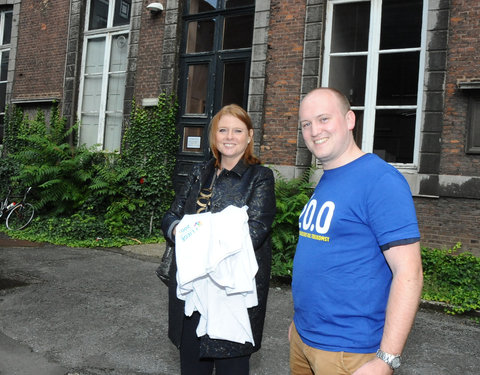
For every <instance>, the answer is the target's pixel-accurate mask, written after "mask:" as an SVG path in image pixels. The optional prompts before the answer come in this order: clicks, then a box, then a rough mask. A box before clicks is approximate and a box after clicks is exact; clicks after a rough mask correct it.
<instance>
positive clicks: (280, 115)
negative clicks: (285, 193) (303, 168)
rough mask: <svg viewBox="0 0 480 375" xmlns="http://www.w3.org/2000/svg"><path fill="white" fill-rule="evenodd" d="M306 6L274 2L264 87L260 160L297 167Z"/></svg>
mask: <svg viewBox="0 0 480 375" xmlns="http://www.w3.org/2000/svg"><path fill="white" fill-rule="evenodd" d="M304 22H305V2H298V1H293V0H289V1H278V0H272V2H271V7H270V30H269V33H268V34H269V35H268V57H267V66H266V76H267V81H266V87H265V124H264V136H263V140H262V145H261V149H260V157H261V159H262V161H263V162H265V163H274V164H281V165H295V157H296V150H297V122H298V105H299V101H300V92H301V79H302V58H303V42H304V31H305V30H304Z"/></svg>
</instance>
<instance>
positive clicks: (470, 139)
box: [466, 90, 480, 154]
mask: <svg viewBox="0 0 480 375" xmlns="http://www.w3.org/2000/svg"><path fill="white" fill-rule="evenodd" d="M466 152H467V154H480V94H479V93H478V90H475V93H474V94H472V95H470V96H469V98H468V121H467V146H466Z"/></svg>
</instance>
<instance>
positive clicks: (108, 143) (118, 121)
mask: <svg viewBox="0 0 480 375" xmlns="http://www.w3.org/2000/svg"><path fill="white" fill-rule="evenodd" d="M122 119H123V117H122V114H118V113H113V114H112V113H108V114H107V118H106V119H105V137H104V145H103V148H104V150H108V151H119V150H120V141H121V138H122Z"/></svg>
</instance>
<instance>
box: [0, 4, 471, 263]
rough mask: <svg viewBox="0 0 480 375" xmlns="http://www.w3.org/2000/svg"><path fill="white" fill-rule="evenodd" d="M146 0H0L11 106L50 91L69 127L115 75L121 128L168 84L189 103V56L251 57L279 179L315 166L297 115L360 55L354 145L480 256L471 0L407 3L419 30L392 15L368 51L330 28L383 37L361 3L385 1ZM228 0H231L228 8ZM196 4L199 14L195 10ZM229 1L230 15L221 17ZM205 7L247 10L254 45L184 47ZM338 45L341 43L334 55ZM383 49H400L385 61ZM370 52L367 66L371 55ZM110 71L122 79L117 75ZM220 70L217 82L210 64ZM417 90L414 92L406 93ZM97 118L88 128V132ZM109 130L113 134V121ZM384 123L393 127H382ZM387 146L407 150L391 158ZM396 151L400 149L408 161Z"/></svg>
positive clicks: (257, 119)
mask: <svg viewBox="0 0 480 375" xmlns="http://www.w3.org/2000/svg"><path fill="white" fill-rule="evenodd" d="M152 2H153V1H151V0H102V1H100V0H87V1H81V0H55V1H52V0H42V1H34V0H0V11H7V12H12V13H13V21H12V29H11V40H10V43H9V44H8V45H6V48H8V50H9V58H8V75H7V79H6V80H5V82H6V103H7V104H10V103H14V104H16V105H19V106H22V107H23V108H24V109H25V110H27V111H33V110H35V109H36V108H39V107H40V108H48V106H50V105H51V103H52V102H53V101H57V102H59V103H60V105H61V109H62V114H63V115H64V116H65V117H66V118H67V119H68V121H69V123H71V124H73V123H74V122H75V121H76V120H77V119H78V118H81V116H86V117H87V116H88V115H89V114H90V113H93V112H95V113H97V112H98V111H97V109H96V107H95V103H96V102H97V101H96V100H92V98H96V96H95V95H97V94H95V93H94V94H92V96H91V97H90V96H88V95H87V94H88V93H90V91H89V90H92V89H91V88H92V87H97V86H98V89H99V90H100V91H99V93H100V92H103V91H102V90H104V91H105V90H106V91H107V93H106V94H105V97H106V99H101V98H103V96H100V94H98V102H102V100H106V101H107V107H108V100H113V99H111V98H113V97H114V96H110V94H111V92H110V91H109V90H110V88H109V87H110V86H111V84H112V82H115V83H116V84H117V85H118V82H120V83H121V87H122V90H121V93H114V94H116V95H117V97H119V98H121V101H122V103H121V105H119V104H118V100H117V102H116V107H115V110H113V111H111V112H112V113H113V112H115V111H116V112H119V111H120V112H121V113H122V115H123V121H121V123H120V124H121V126H122V127H125V126H128V114H129V112H130V109H131V103H132V100H133V99H135V100H136V103H137V104H140V105H144V106H151V105H155V103H156V98H158V95H159V94H160V93H161V92H163V91H166V92H173V93H175V94H178V95H179V97H180V99H181V100H180V106H181V108H182V105H183V106H185V103H182V100H183V99H182V98H184V97H185V95H186V94H185V92H186V91H188V85H187V83H186V81H187V79H186V75H187V74H190V73H191V72H192V71H193V70H192V69H193V68H192V67H199V66H200V65H198V64H200V63H202V64H203V63H204V62H205V61H207V58H210V59H211V60H208V61H214V59H215V58H218V59H217V60H215V61H217V62H218V61H220V62H222V63H223V62H224V61H227V60H228V59H229V58H230V59H237V60H238V59H241V58H242V59H244V60H242V61H247V64H246V66H247V68H248V70H249V75H248V80H247V84H248V90H247V93H248V95H246V102H245V107H246V108H247V109H248V111H249V113H250V115H251V117H252V119H253V122H254V127H255V150H256V153H257V154H258V155H259V156H260V158H261V159H262V161H264V162H265V163H266V164H269V165H273V166H275V168H276V169H277V170H278V171H280V173H282V174H283V175H284V176H287V177H294V176H298V175H299V174H300V173H301V172H302V171H303V170H304V169H305V168H306V167H308V166H309V165H311V164H312V162H313V161H312V157H311V155H310V153H309V152H308V150H307V149H306V148H305V145H304V144H303V141H302V138H301V136H300V134H299V129H298V124H297V113H298V107H299V103H300V100H301V98H302V96H303V95H305V94H306V93H307V92H308V91H310V90H311V89H313V88H315V87H318V86H325V85H328V84H330V83H332V82H334V83H335V82H337V84H338V85H339V86H340V87H339V88H342V87H344V86H342V85H345V82H344V80H342V78H343V77H340V78H338V77H335V75H334V74H335V71H336V69H340V67H341V66H343V65H342V64H341V63H338V62H342V61H343V62H345V61H347V62H348V63H350V62H351V61H354V62H355V63H354V64H355V65H352V66H355V68H356V69H358V70H360V68H361V67H363V65H362V64H363V60H362V59H363V57H362V56H365V61H368V63H367V66H368V68H367V69H366V71H367V73H366V74H367V76H366V77H367V78H368V79H367V78H366V79H365V81H364V82H363V81H361V79H357V76H352V77H353V78H354V80H355V83H354V84H355V85H357V86H361V85H364V86H366V87H367V88H366V89H365V92H366V94H365V100H364V102H358V103H352V104H354V106H353V108H354V110H355V111H356V113H358V116H357V117H358V118H361V122H360V123H359V124H357V128H359V129H360V131H363V133H362V134H363V135H361V136H360V138H358V139H359V141H361V142H363V143H362V145H363V146H364V147H363V148H364V150H365V151H369V152H376V153H378V154H380V155H384V156H385V158H387V160H388V161H389V162H392V164H393V165H394V166H396V167H397V168H398V169H399V170H400V171H401V172H402V173H403V174H404V176H405V177H406V178H407V180H408V182H409V184H410V186H411V190H412V194H413V196H414V199H415V203H416V207H417V213H418V218H419V223H420V227H421V233H422V245H424V246H431V247H441V248H449V247H451V246H453V245H454V244H455V243H456V242H458V241H460V242H462V244H463V250H468V251H472V252H474V253H475V254H477V255H480V243H479V238H480V117H479V111H480V104H479V103H480V94H479V93H480V72H479V71H478V67H477V66H478V64H477V62H478V60H479V59H480V36H479V35H480V33H479V31H480V23H479V20H480V4H476V2H471V1H468V0H425V1H421V0H418V1H413V2H409V3H412V4H413V6H415V8H414V9H413V11H416V12H417V13H418V17H417V21H418V30H417V29H416V28H415V27H417V24H415V25H414V24H413V23H412V30H415V32H411V30H407V29H400V28H401V27H404V26H403V25H401V24H399V25H396V24H395V18H396V17H391V18H390V19H391V22H393V24H394V26H392V27H390V28H397V27H398V28H399V30H398V35H396V36H395V38H391V40H387V41H385V40H383V39H382V38H383V37H382V38H380V40H379V49H378V51H375V50H374V51H373V52H372V51H371V50H370V48H371V47H369V49H368V51H367V50H365V52H363V51H361V50H352V51H350V50H347V49H348V48H350V47H349V46H350V45H352V44H351V43H349V38H345V40H341V41H340V42H338V40H339V39H338V40H337V36H336V35H338V34H341V35H343V34H342V32H343V31H344V30H345V29H348V27H345V25H347V23H345V24H342V23H341V22H340V21H342V20H343V19H347V20H350V21H351V20H355V25H354V26H355V27H356V28H357V29H355V30H357V31H356V34H351V35H350V39H351V37H352V35H353V38H354V39H355V40H356V41H358V44H359V45H360V44H361V38H362V37H363V34H362V32H361V31H362V27H366V26H365V24H366V25H367V26H368V27H369V28H370V29H369V31H367V32H366V34H367V36H368V35H370V43H372V41H375V35H377V34H381V33H380V32H375V29H374V28H375V27H376V26H378V29H377V30H378V31H380V30H381V31H382V35H383V33H385V35H386V34H387V33H388V32H389V30H390V29H389V26H391V25H388V24H387V22H386V21H385V22H383V23H382V22H381V21H380V16H378V17H377V18H375V17H376V16H375V14H374V12H370V9H374V10H375V9H376V7H374V5H375V6H378V5H381V1H380V0H365V1H363V2H358V1H357V2H349V1H338V0H305V1H300V2H299V1H293V0H288V1H279V0H256V1H255V0H250V1H248V0H246V1H244V2H239V1H232V0H230V2H224V1H219V2H218V4H217V8H215V6H213V8H211V4H212V3H213V2H211V1H210V2H208V3H207V2H206V1H201V0H190V1H175V0H160V1H159V2H157V3H160V4H161V5H162V6H163V11H161V12H157V13H153V12H151V11H150V10H149V9H147V5H148V4H150V3H152ZM392 3H394V5H395V6H396V7H397V8H391V9H390V8H388V4H387V5H385V4H384V5H383V7H384V8H385V9H384V10H383V12H382V13H381V16H382V17H383V18H384V19H385V20H388V19H389V18H388V16H389V15H390V16H391V15H392V14H394V12H395V11H398V12H399V16H398V17H397V18H399V19H401V14H402V13H401V12H406V11H408V14H413V13H412V12H411V11H412V9H406V10H405V9H404V8H402V4H403V2H402V1H398V2H390V4H392ZM472 3H474V4H472ZM229 4H233V5H231V8H232V9H233V10H232V9H231V8H229V7H230V5H229ZM194 5H195V6H198V7H199V8H198V9H200V10H196V8H195V9H194ZM202 6H203V7H207V8H208V9H207V8H205V9H207V10H206V11H205V12H206V13H205V16H204V15H203V13H202V9H204V8H202ZM370 6H372V8H370ZM110 8H111V9H113V10H110ZM237 8H238V9H237ZM381 8H382V6H380V7H379V9H381ZM107 9H108V11H107ZM392 9H393V10H392ZM232 11H234V12H236V13H234V14H233V13H229V12H232ZM389 11H390V12H391V14H390V13H389ZM208 12H211V14H212V18H211V19H216V20H218V19H225V20H228V19H229V18H228V17H230V16H232V14H233V16H235V17H240V18H241V17H245V18H246V19H247V20H248V19H250V18H248V17H250V15H251V19H252V20H253V21H252V24H251V27H252V29H253V34H252V40H251V44H249V45H248V46H243V45H242V48H239V49H238V50H237V51H235V53H237V55H235V56H233V55H232V54H231V55H222V53H224V51H222V50H221V48H220V49H219V50H218V51H215V53H213V54H211V56H210V55H208V54H206V53H203V51H200V52H202V53H197V54H195V53H192V54H189V53H188V48H189V47H188V43H189V40H188V37H187V34H188V35H190V34H189V33H190V32H191V29H190V28H189V27H188V25H190V24H195V25H196V29H195V30H196V32H197V33H200V31H201V30H202V27H204V25H205V24H207V22H206V21H208V20H209V18H208V17H207V15H208V14H209V13H208ZM117 13H118V14H117ZM92 14H93V16H92ZM370 14H371V15H372V19H371V20H370V22H369V23H366V22H364V20H363V21H362V17H361V16H362V15H363V17H364V18H365V15H368V16H370ZM117 15H120V16H122V17H124V18H122V17H120V18H119V17H117ZM379 15H380V13H379ZM394 15H395V14H394ZM233 16H232V17H233ZM353 16H356V18H355V17H353ZM342 17H344V18H342ZM348 17H350V18H348ZM103 18H105V19H103ZM410 18H415V17H410ZM410 18H409V19H408V21H409V22H410ZM124 20H126V21H124ZM339 20H340V21H339ZM127 21H128V22H127ZM102 22H104V24H103V23H102ZM202 22H203V23H202ZM225 22H227V21H225ZM339 22H340V23H339ZM343 22H344V21H343ZM412 22H413V21H412ZM95 23H98V24H99V25H100V26H95ZM352 23H353V22H349V23H348V25H351V24H352ZM339 24H340V25H341V27H340V28H338V27H339V26H338V25H339ZM199 30H200V31H199ZM212 30H213V29H212ZM331 30H333V31H331ZM330 31H331V32H330ZM394 31H396V30H394ZM390 32H391V31H390ZM336 33H337V34H336ZM415 33H417V34H418V37H417V36H416V35H414V34H415ZM198 35H200V34H197V36H198ZM397 39H401V40H402V41H404V42H405V43H407V42H409V43H414V45H413V47H411V46H407V47H408V48H407V47H405V46H403V45H402V46H400V47H398V48H397V47H396V46H394V47H388V48H387V47H385V50H384V51H383V50H382V48H383V47H382V44H384V43H386V44H388V43H390V44H392V43H393V44H394V43H396V40H397ZM417 40H418V43H417ZM99 41H101V42H102V43H103V44H99V43H98V42H99ZM336 43H337V44H339V45H340V47H341V48H344V49H345V48H347V49H345V50H341V49H340V50H338V51H337V50H336V49H335V48H337V49H338V48H339V47H338V46H337V45H336ZM415 43H417V44H418V45H417V44H415ZM405 45H406V44H405ZM197 47H198V46H197ZM109 48H110V49H109ZM198 48H200V47H198ZM351 48H357V46H353V45H352V47H351ZM402 48H403V49H402ZM104 51H108V53H105V55H104V56H105V59H104V60H103V61H101V59H98V58H96V57H98V56H97V55H98V53H99V52H101V53H103V52H104ZM379 51H380V52H379ZM391 51H393V52H395V53H397V54H396V55H395V56H394V57H393V58H391V59H390V60H389V59H388V56H389V55H388V53H389V52H391ZM194 52H198V51H194ZM339 52H340V53H339ZM212 56H213V57H212ZM219 56H220V57H219ZM232 56H233V57H232ZM245 56H247V57H245ZM412 56H413V57H414V58H415V59H416V60H415V61H416V62H415V64H418V67H419V69H418V71H417V72H415V74H418V77H417V78H415V79H417V80H418V82H419V84H418V87H419V89H418V92H413V91H412V90H411V88H410V89H409V88H405V89H403V88H402V90H404V92H403V91H402V92H400V94H401V95H404V94H405V93H407V94H408V95H404V97H405V98H406V99H405V100H406V103H407V105H405V103H394V105H392V100H393V99H392V98H395V97H396V96H398V95H397V94H398V93H397V92H393V94H392V93H390V92H389V90H390V87H393V88H394V89H392V90H391V91H395V87H397V86H400V85H401V84H403V82H402V81H401V80H399V79H398V78H397V76H402V74H403V75H405V76H407V77H408V76H412V74H411V73H412V72H411V71H405V72H403V70H402V69H403V67H405V66H407V65H411V64H410V63H409V64H407V63H403V64H399V65H398V66H396V65H395V62H396V61H409V62H410V61H412V60H411V59H412ZM114 58H116V59H119V62H118V61H117V65H115V66H113V65H114V64H112V61H113V60H114ZM342 58H343V59H344V60H341V59H342ZM202 59H203V60H202ZM222 59H223V60H222ZM245 59H247V60H245ZM402 59H405V60H402ZM409 59H410V60H409ZM237 60H235V61H237ZM199 61H200V62H199ZM238 61H240V60H238ZM372 61H373V62H374V63H373V64H372V65H370V63H371V62H372ZM385 61H388V62H390V64H391V66H392V67H391V70H392V72H393V73H392V72H389V70H388V64H386V63H385ZM107 62H108V63H110V65H111V66H110V67H109V69H104V73H103V74H104V75H103V76H102V73H101V72H100V70H101V69H100V68H99V66H100V67H102V66H104V65H105V64H107ZM329 62H330V65H329ZM102 64H103V65H102ZM195 64H197V65H195ZM205 64H206V63H205ZM218 64H220V63H218ZM385 67H387V68H385ZM89 69H91V70H92V72H93V73H92V72H90V70H89ZM95 69H97V70H95ZM188 69H191V70H188ZM374 69H377V70H376V72H377V75H371V72H372V71H374ZM395 69H396V70H395ZM358 70H357V71H358ZM225 71H226V70H225ZM216 72H218V71H216ZM100 77H103V79H104V80H106V81H102V82H109V83H108V84H107V83H102V84H100V81H99V79H100ZM115 77H118V79H117V80H116V81H115V80H114V78H115ZM215 77H216V78H215V79H216V80H218V74H217V76H215ZM372 77H373V78H372ZM415 77H416V76H415ZM210 79H212V78H211V76H210V78H208V80H210ZM335 79H336V80H335ZM96 80H97V81H96ZM357 81H358V82H357ZM372 81H374V82H377V81H378V85H377V86H376V88H375V89H374V90H371V91H369V88H368V87H373V86H372V85H371V82H372ZM92 82H93V83H92ZM383 82H386V83H383ZM200 83H202V82H200ZM89 85H90V86H89ZM95 85H97V86H95ZM102 85H103V86H102ZM369 85H370V86H369ZM217 86H218V85H217ZM217 86H216V87H217ZM218 87H220V86H218ZM385 87H387V89H385ZM208 90H209V95H210V94H212V96H215V95H216V92H215V90H218V89H213V88H209V89H208ZM409 90H410V91H409ZM354 91H355V93H356V94H358V92H357V91H358V87H355V90H354V89H353V88H352V90H351V92H350V94H352V93H353V92H354ZM385 92H387V93H388V94H389V95H386V94H385ZM118 94H120V96H118ZM374 94H376V96H377V97H378V98H380V97H381V96H382V95H385V97H387V96H388V100H390V101H389V102H386V103H387V104H386V105H383V104H385V103H383V104H382V103H377V108H376V109H375V105H373V107H372V108H373V110H371V111H370V112H369V108H370V107H369V101H372V100H373V101H374V100H375V95H374ZM390 94H392V95H390ZM360 96H361V95H360ZM412 96H415V98H416V101H415V102H413V101H411V97H412ZM372 98H373V99H372ZM352 100H358V95H357V96H355V95H354V94H352ZM92 103H93V104H92ZM88 105H90V106H92V108H87V109H88V110H84V108H83V107H85V106H88ZM382 105H383V106H382ZM181 110H182V109H181ZM375 111H376V112H375ZM382 111H384V112H382ZM388 111H390V112H388ZM100 112H101V110H100ZM104 112H105V113H107V115H106V118H107V120H105V129H106V130H105V132H108V131H111V133H109V134H110V135H108V137H113V138H114V137H118V134H119V133H118V129H117V128H115V126H117V125H118V124H117V125H115V124H113V123H114V122H115V121H113V120H112V123H111V124H110V123H109V120H108V115H109V113H110V112H108V111H104ZM387 112H388V113H387ZM371 113H377V117H378V118H380V117H381V116H380V114H382V115H384V114H386V118H395V116H397V117H396V118H397V120H398V121H399V124H400V123H401V124H403V125H405V126H407V125H408V126H410V127H411V131H410V133H408V134H407V132H405V134H404V133H402V134H398V133H396V132H395V129H393V128H392V127H388V125H387V126H386V127H385V128H382V129H381V130H382V132H383V133H381V134H380V130H378V129H377V130H375V129H374V128H372V127H369V124H370V123H371V122H372V121H375V120H374V119H375V117H371V116H372V115H371ZM369 116H370V117H369ZM388 116H390V117H388ZM392 116H393V117H392ZM86 117H85V118H86ZM207 117H208V116H207ZM372 118H373V120H372ZM412 118H413V119H415V122H414V121H412V120H411V119H412ZM363 120H365V121H363ZM85 121H87V120H85ZM179 121H180V122H182V121H183V123H182V125H181V127H180V126H179V130H181V136H186V134H188V131H190V130H191V129H190V128H192V127H194V126H197V125H198V124H196V123H194V122H192V121H190V120H189V118H188V116H184V118H182V119H181V120H179ZM189 121H190V122H189ZM400 121H401V122H400ZM112 124H113V125H112ZM96 126H97V125H96V124H93V128H92V129H93V132H94V133H92V134H93V135H94V136H95V132H96V131H97V130H96V129H97V127H96ZM109 126H110V127H111V130H108V129H110V128H109ZM189 127H190V128H189ZM102 129H103V128H102V127H100V130H98V134H99V139H103V138H102V137H103V133H102V131H103V130H102ZM369 129H371V130H369ZM369 131H370V133H369ZM389 132H390V133H392V134H391V135H388V133H389ZM105 134H107V133H105ZM105 137H106V138H107V136H106V135H105ZM396 137H411V138H410V141H411V146H409V148H408V149H407V150H406V151H405V150H404V149H405V143H408V142H405V141H404V139H407V138H398V139H396ZM200 138H201V137H200ZM370 138H371V139H370ZM85 139H87V138H85ZM399 139H400V140H399ZM395 150H397V152H398V154H399V155H400V154H401V155H402V156H401V157H399V155H395ZM185 155H186V158H185V163H186V164H185V165H186V167H185V168H187V167H188V165H189V163H190V164H191V162H192V161H193V160H194V159H195V158H194V157H193V156H195V154H194V153H188V152H186V153H185ZM192 155H193V156H192ZM404 155H407V158H406V159H405V156H404ZM191 156H192V157H191ZM197 156H201V154H198V155H197ZM188 158H190V159H188ZM388 158H390V159H388ZM392 158H393V159H392ZM402 158H403V159H402ZM179 170H180V171H181V170H182V169H181V168H180V169H179ZM320 173H321V171H320Z"/></svg>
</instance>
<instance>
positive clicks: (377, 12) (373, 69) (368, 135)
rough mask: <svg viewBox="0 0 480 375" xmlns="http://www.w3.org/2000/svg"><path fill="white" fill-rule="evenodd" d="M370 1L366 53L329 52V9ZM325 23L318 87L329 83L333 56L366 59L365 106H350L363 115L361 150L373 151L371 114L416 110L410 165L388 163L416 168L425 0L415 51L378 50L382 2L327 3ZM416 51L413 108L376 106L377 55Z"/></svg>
mask: <svg viewBox="0 0 480 375" xmlns="http://www.w3.org/2000/svg"><path fill="white" fill-rule="evenodd" d="M359 2H370V4H371V6H370V30H369V40H368V51H367V52H351V53H331V52H330V51H331V37H332V26H333V25H332V23H333V22H332V18H333V7H334V5H337V4H346V3H359ZM326 14H327V16H326V21H325V49H324V58H323V67H322V86H328V82H329V73H330V72H329V68H330V57H335V56H367V72H366V75H367V76H366V86H365V105H364V106H356V107H355V106H352V109H353V110H360V111H364V114H363V116H364V117H363V134H362V144H361V145H359V146H361V148H362V150H363V151H365V152H373V143H374V134H375V133H374V132H375V114H376V111H377V110H380V109H409V110H415V111H416V121H415V138H414V149H413V163H391V164H392V165H394V166H395V167H397V168H403V169H417V167H418V160H419V148H420V131H421V125H422V108H423V89H424V85H423V81H424V72H425V49H426V48H425V45H426V34H427V15H428V0H424V1H423V15H422V31H421V34H422V35H421V43H420V47H418V48H403V49H389V50H380V48H379V47H380V27H381V16H382V0H329V1H328V2H327V12H326ZM412 51H419V52H420V61H419V72H418V86H417V104H416V105H402V106H381V105H376V97H377V72H378V63H379V56H380V54H382V53H387V52H388V53H400V52H412Z"/></svg>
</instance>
